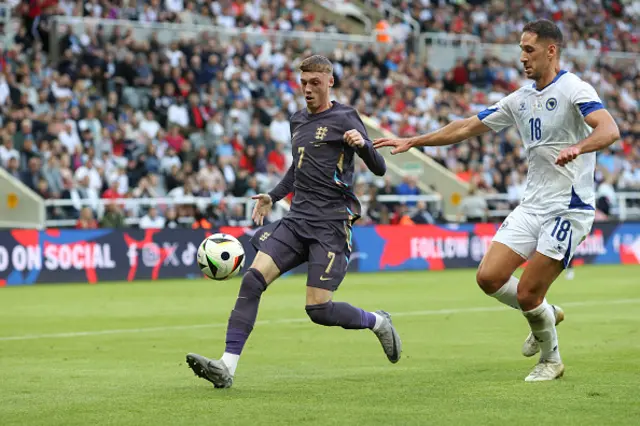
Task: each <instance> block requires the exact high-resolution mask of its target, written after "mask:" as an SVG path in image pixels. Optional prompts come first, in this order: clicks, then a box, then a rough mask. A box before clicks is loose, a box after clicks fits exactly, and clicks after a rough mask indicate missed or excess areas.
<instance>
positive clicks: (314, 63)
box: [298, 55, 333, 74]
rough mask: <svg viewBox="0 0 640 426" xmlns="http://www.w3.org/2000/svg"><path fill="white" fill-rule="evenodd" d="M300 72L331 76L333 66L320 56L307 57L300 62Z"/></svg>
mask: <svg viewBox="0 0 640 426" xmlns="http://www.w3.org/2000/svg"><path fill="white" fill-rule="evenodd" d="M298 68H299V69H300V71H302V72H321V73H324V74H333V64H332V63H331V61H330V60H329V59H328V58H326V57H325V56H322V55H313V56H309V57H308V58H307V59H305V60H304V61H302V63H301V64H300V66H299V67H298Z"/></svg>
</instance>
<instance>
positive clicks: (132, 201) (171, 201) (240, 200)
mask: <svg viewBox="0 0 640 426" xmlns="http://www.w3.org/2000/svg"><path fill="white" fill-rule="evenodd" d="M223 200H224V201H225V203H226V204H227V205H238V204H242V205H244V208H245V220H244V222H246V224H247V225H248V224H250V222H251V212H252V209H253V206H254V203H255V201H254V200H252V199H251V198H250V197H224V198H223ZM369 200H370V197H369V195H364V196H362V197H360V201H362V204H363V205H365V206H366V205H367V204H368V202H369ZM377 200H378V201H379V202H381V203H387V202H393V203H409V202H418V201H423V202H425V203H433V204H434V209H437V210H439V209H440V208H441V203H442V197H441V196H440V195H438V194H430V195H380V196H378V197H377ZM217 201H218V202H219V200H217ZM110 204H117V205H120V206H122V207H123V209H124V210H134V211H140V209H141V208H143V207H151V206H154V207H158V208H160V209H161V208H164V207H170V206H182V205H196V206H197V207H198V208H200V209H201V210H204V209H205V208H206V207H208V206H210V205H212V204H214V200H212V198H210V197H193V196H186V197H175V198H172V197H156V198H119V199H80V200H69V199H64V200H60V199H51V200H45V205H46V206H47V207H72V208H76V209H77V208H78V207H80V208H83V207H89V208H91V209H93V210H95V211H96V214H97V216H98V218H101V217H102V215H103V214H104V209H105V206H107V205H110ZM287 210H289V204H288V203H287V202H286V201H284V200H281V201H279V202H278V203H277V204H276V208H275V209H274V213H273V214H272V216H273V217H272V219H273V218H278V217H282V215H283V214H284V213H285V212H286V211H287ZM180 221H181V222H183V223H187V224H190V223H192V222H193V219H192V218H183V219H181V220H180ZM76 222H77V220H76V219H48V220H47V222H46V226H47V227H48V228H55V227H65V226H73V225H75V224H76ZM139 222H140V217H139V215H138V216H136V217H126V218H125V224H126V225H137V224H138V223H139Z"/></svg>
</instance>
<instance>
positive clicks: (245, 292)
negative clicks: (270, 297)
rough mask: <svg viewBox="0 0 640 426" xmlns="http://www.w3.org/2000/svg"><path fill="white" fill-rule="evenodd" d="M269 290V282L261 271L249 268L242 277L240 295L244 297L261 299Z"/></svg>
mask: <svg viewBox="0 0 640 426" xmlns="http://www.w3.org/2000/svg"><path fill="white" fill-rule="evenodd" d="M266 289H267V282H266V280H265V279H264V276H263V275H262V273H261V272H260V271H258V270H257V269H254V268H249V270H248V271H247V272H245V274H244V276H243V277H242V283H241V284H240V295H241V296H242V297H252V298H258V299H259V298H260V297H261V296H262V293H263V292H264V291H265V290H266Z"/></svg>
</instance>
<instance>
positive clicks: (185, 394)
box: [0, 266, 640, 426]
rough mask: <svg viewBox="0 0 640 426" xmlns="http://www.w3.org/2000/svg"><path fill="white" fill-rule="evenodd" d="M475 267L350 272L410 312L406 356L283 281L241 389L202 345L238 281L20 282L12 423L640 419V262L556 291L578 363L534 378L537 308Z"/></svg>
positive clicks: (5, 307)
mask: <svg viewBox="0 0 640 426" xmlns="http://www.w3.org/2000/svg"><path fill="white" fill-rule="evenodd" d="M473 274H474V273H473V271H469V270H465V271H447V272H424V273H393V274H374V275H354V274H352V275H350V276H349V277H348V279H347V281H346V282H345V283H344V284H343V288H342V289H341V290H340V291H339V292H338V294H337V297H336V299H338V300H346V301H350V302H352V303H354V304H356V305H358V306H361V307H363V308H365V309H370V310H374V309H380V308H383V309H385V310H388V311H389V312H391V313H392V314H394V313H395V314H396V315H395V317H394V323H395V324H396V326H397V328H398V330H399V331H400V333H401V336H402V338H403V341H404V355H403V359H402V360H401V361H400V363H399V364H397V365H391V364H389V363H388V362H387V360H386V357H385V356H384V354H383V352H382V350H381V348H380V347H379V343H378V342H377V340H376V339H375V338H374V336H373V335H372V334H371V332H369V331H350V330H343V329H340V328H323V327H319V326H315V325H313V324H311V323H310V322H309V321H307V320H306V315H305V312H304V284H303V283H304V281H303V280H302V279H301V278H285V279H283V280H280V281H279V282H277V283H276V284H274V286H273V288H271V289H269V291H268V292H267V294H266V295H265V297H263V300H262V305H261V308H260V315H259V319H260V320H263V321H266V322H263V323H259V324H258V325H257V326H256V328H255V331H254V334H253V335H252V336H251V339H250V340H249V343H248V344H247V347H246V348H245V354H244V355H243V357H242V360H241V362H240V364H239V368H238V372H237V376H236V383H235V385H234V387H233V388H232V389H229V390H216V389H213V387H212V386H211V385H209V383H208V382H205V381H203V380H200V379H197V378H196V377H195V376H194V375H193V374H192V373H191V371H190V370H188V368H187V367H186V364H185V362H184V355H185V354H186V353H187V352H191V351H193V352H199V353H201V354H204V355H208V356H212V357H215V356H219V355H220V354H221V352H222V349H223V344H224V324H225V322H226V319H227V317H228V314H229V311H230V309H231V306H232V304H233V303H234V302H235V297H236V291H237V287H238V283H239V281H237V280H236V281H231V282H224V283H216V282H211V281H171V282H170V281H164V282H145V283H135V284H131V283H119V284H100V285H95V286H91V285H64V286H54V285H51V286H46V285H41V286H33V287H21V288H5V289H2V290H0V425H3V426H4V425H31V424H42V425H102V424H113V425H164V424H167V425H177V424H184V425H204V424H211V425H223V426H224V425H233V424H247V425H271V424H273V425H303V424H308V425H324V424H335V425H375V424H381V425H382V424H384V425H409V424H434V425H443V424H455V425H460V424H463V425H484V424H486V425H496V424H511V425H518V426H519V425H528V424H530V425H537V424H561V425H568V424H571V425H574V424H575V425H581V426H584V425H591V424H593V425H603V424H607V425H622V424H629V425H632V424H633V425H637V424H639V422H640V420H639V419H640V278H639V276H640V268H638V267H621V266H615V267H582V268H579V269H577V274H576V279H575V280H574V281H566V280H565V279H564V278H561V279H559V281H558V282H557V283H556V284H555V286H554V288H553V289H552V293H551V295H550V298H551V300H552V301H553V302H556V303H559V304H562V303H563V302H564V305H565V306H564V308H565V311H566V314H567V320H566V321H565V322H564V323H563V324H562V325H561V326H560V328H559V333H560V339H561V340H560V349H561V353H562V355H563V357H564V361H565V364H566V365H567V372H566V375H565V377H564V378H563V379H561V380H558V381H555V382H553V383H534V384H530V383H524V382H523V378H524V377H525V375H526V374H528V373H529V371H530V369H531V368H532V366H533V361H532V360H531V359H525V358H523V357H522V356H521V355H520V345H521V343H522V341H523V339H524V337H525V336H526V333H527V326H526V323H525V321H524V319H523V318H522V316H521V315H520V314H518V313H517V312H515V311H510V310H507V309H504V310H501V309H500V308H499V305H498V304H497V302H496V301H494V300H492V299H490V298H487V297H485V296H484V295H483V294H482V293H481V292H480V291H479V290H478V289H477V288H476V286H475V284H474V275H473ZM621 300H622V301H623V302H620V301H621ZM624 300H627V301H626V302H624ZM473 308H476V309H475V310H474V309H473ZM477 308H488V309H489V310H485V311H483V310H482V309H477ZM492 308H496V310H492ZM447 309H451V310H454V311H449V312H447V311H443V310H447ZM455 310H459V311H455ZM434 311H439V312H434ZM274 320H286V321H281V322H275V321H274ZM290 320H293V321H290ZM149 328H151V329H149ZM145 329H146V330H145ZM118 330H124V331H126V330H129V331H131V330H137V331H135V332H124V331H118ZM74 332H103V333H102V334H95V333H94V334H87V335H69V334H64V333H74ZM60 333H62V335H60ZM51 334H53V335H55V336H47V335H51ZM8 336H31V338H28V339H27V338H25V339H22V338H20V339H16V340H7V339H6V337H8Z"/></svg>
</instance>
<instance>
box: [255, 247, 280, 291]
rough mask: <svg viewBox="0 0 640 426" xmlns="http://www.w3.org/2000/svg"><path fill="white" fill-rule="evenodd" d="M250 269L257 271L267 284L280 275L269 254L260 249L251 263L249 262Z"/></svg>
mask: <svg viewBox="0 0 640 426" xmlns="http://www.w3.org/2000/svg"><path fill="white" fill-rule="evenodd" d="M251 269H254V270H256V271H258V272H259V273H260V275H261V276H262V277H263V279H264V281H265V282H266V283H267V285H269V284H271V283H272V282H273V281H275V279H276V278H278V276H279V275H280V270H279V269H278V266H277V265H276V263H275V262H274V260H273V259H272V258H271V256H269V255H268V254H266V253H263V252H261V251H260V252H258V253H257V254H256V257H255V259H254V260H253V263H251ZM251 269H250V270H251Z"/></svg>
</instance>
